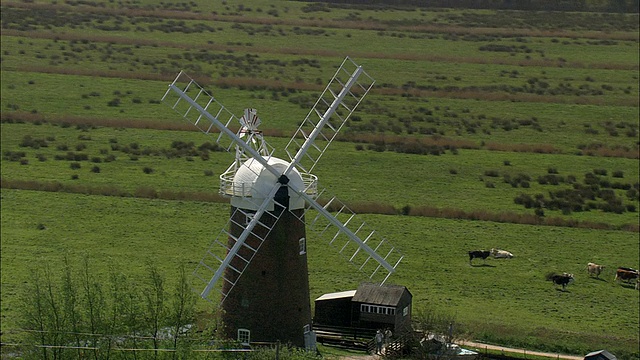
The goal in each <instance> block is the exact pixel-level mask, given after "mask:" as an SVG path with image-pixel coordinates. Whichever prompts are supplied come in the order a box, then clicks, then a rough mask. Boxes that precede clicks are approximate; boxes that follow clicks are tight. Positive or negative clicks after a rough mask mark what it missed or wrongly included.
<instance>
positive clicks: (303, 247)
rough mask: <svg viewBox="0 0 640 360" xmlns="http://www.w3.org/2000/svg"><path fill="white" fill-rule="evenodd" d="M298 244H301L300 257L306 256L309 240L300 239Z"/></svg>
mask: <svg viewBox="0 0 640 360" xmlns="http://www.w3.org/2000/svg"><path fill="white" fill-rule="evenodd" d="M298 243H299V244H300V255H304V254H306V253H307V239H305V238H300V240H298Z"/></svg>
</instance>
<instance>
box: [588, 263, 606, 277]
mask: <svg viewBox="0 0 640 360" xmlns="http://www.w3.org/2000/svg"><path fill="white" fill-rule="evenodd" d="M602 270H604V265H598V264H594V263H588V264H587V272H588V273H589V276H592V275H594V274H595V275H596V277H597V278H599V277H600V273H601V272H602Z"/></svg>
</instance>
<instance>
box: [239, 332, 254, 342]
mask: <svg viewBox="0 0 640 360" xmlns="http://www.w3.org/2000/svg"><path fill="white" fill-rule="evenodd" d="M250 341H251V331H249V330H248V329H238V342H240V343H241V344H243V345H249V342H250Z"/></svg>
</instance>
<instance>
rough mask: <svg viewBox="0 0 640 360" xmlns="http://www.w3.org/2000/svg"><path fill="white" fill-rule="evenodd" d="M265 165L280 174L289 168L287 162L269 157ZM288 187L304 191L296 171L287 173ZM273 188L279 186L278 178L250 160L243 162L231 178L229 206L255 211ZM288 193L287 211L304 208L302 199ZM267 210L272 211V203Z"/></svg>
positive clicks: (255, 161)
mask: <svg viewBox="0 0 640 360" xmlns="http://www.w3.org/2000/svg"><path fill="white" fill-rule="evenodd" d="M267 163H268V164H269V165H270V166H272V167H273V168H274V169H276V171H277V172H278V173H280V174H282V173H284V172H285V170H286V169H287V168H288V167H289V162H287V161H285V160H282V159H279V158H276V157H270V158H269V159H268V161H267ZM288 178H289V184H288V185H289V186H290V187H293V188H295V189H300V190H303V189H304V181H303V180H302V176H301V175H300V172H298V170H297V169H295V168H294V169H292V171H291V172H290V173H289V176H288ZM274 186H280V183H278V177H276V176H275V175H274V174H272V173H271V172H270V171H269V170H267V169H265V167H264V166H263V165H262V164H261V163H260V162H258V161H257V160H255V159H253V158H251V159H248V160H247V161H245V162H244V163H243V164H242V165H241V166H240V167H239V168H238V171H236V173H235V175H234V176H233V196H232V197H231V205H233V206H235V207H239V208H243V209H250V210H257V208H258V207H259V206H260V204H262V202H263V201H264V199H265V198H266V197H267V195H269V193H270V192H271V191H272V190H273V188H274ZM287 191H288V193H289V209H291V210H293V209H301V208H303V207H304V199H303V198H301V197H300V195H298V194H297V193H295V192H293V191H291V189H287ZM267 210H269V211H271V210H273V202H272V203H271V204H269V207H268V208H267Z"/></svg>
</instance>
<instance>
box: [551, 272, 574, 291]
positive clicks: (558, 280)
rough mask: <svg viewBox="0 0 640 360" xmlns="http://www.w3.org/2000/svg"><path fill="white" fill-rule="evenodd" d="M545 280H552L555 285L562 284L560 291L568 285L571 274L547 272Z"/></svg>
mask: <svg viewBox="0 0 640 360" xmlns="http://www.w3.org/2000/svg"><path fill="white" fill-rule="evenodd" d="M547 280H549V281H553V283H554V284H556V285H562V291H564V289H565V288H566V287H567V285H569V284H570V283H572V282H573V274H568V273H562V274H556V273H549V274H547Z"/></svg>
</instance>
